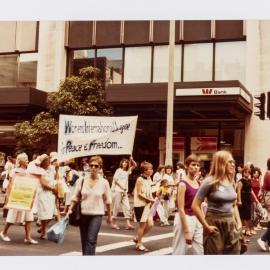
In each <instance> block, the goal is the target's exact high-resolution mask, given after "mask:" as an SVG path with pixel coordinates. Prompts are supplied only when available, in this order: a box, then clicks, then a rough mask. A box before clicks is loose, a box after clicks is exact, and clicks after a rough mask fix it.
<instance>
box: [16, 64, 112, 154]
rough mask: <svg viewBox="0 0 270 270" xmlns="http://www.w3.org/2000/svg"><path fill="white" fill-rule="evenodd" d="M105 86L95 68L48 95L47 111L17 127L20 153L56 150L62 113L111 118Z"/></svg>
mask: <svg viewBox="0 0 270 270" xmlns="http://www.w3.org/2000/svg"><path fill="white" fill-rule="evenodd" d="M102 85H103V84H102V78H100V72H99V70H98V69H97V68H94V67H86V68H82V69H81V70H80V73H79V76H71V77H67V78H66V79H65V80H64V81H63V82H61V83H60V87H59V91H58V92H52V93H49V94H48V98H47V107H48V111H47V112H41V113H39V114H37V115H36V116H35V117H34V118H33V120H32V121H24V122H22V123H18V124H16V125H15V135H16V140H17V150H20V151H27V152H31V153H32V152H48V151H50V150H51V149H55V148H56V137H57V133H58V121H59V114H69V115H88V116H90V115H92V116H106V115H111V114H112V108H111V107H110V106H109V105H108V103H107V102H106V99H105V90H104V88H103V87H102Z"/></svg>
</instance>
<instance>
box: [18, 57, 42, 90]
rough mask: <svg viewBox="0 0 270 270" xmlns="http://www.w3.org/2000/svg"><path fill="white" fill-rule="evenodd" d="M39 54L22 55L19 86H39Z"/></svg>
mask: <svg viewBox="0 0 270 270" xmlns="http://www.w3.org/2000/svg"><path fill="white" fill-rule="evenodd" d="M37 59H38V54H37V53H25V54H21V55H20V59H19V71H18V86H21V87H36V84H37Z"/></svg>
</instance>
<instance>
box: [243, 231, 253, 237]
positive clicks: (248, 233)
mask: <svg viewBox="0 0 270 270" xmlns="http://www.w3.org/2000/svg"><path fill="white" fill-rule="evenodd" d="M244 235H246V236H251V235H252V234H251V232H250V231H246V232H245V234H244Z"/></svg>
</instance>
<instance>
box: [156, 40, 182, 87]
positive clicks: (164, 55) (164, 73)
mask: <svg viewBox="0 0 270 270" xmlns="http://www.w3.org/2000/svg"><path fill="white" fill-rule="evenodd" d="M181 53H182V46H181V45H176V46H175V50H174V81H175V82H180V80H181V76H180V75H181V70H180V68H181ZM168 70H169V46H155V48H154V74H153V81H154V82H168Z"/></svg>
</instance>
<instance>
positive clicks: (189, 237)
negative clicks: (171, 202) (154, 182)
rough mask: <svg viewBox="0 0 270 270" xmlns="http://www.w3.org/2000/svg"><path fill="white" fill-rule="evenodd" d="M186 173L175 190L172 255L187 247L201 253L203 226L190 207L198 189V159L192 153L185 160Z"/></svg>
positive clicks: (182, 253)
mask: <svg viewBox="0 0 270 270" xmlns="http://www.w3.org/2000/svg"><path fill="white" fill-rule="evenodd" d="M185 165H186V168H187V175H186V177H185V179H182V180H180V183H179V185H178V192H177V200H176V201H177V208H178V212H177V213H176V214H175V217H174V230H173V231H174V237H173V252H172V254H173V255H185V254H187V253H188V249H189V247H191V246H192V252H193V254H196V255H202V254H203V228H202V225H201V223H200V222H199V220H198V219H197V217H196V216H195V215H194V212H193V210H192V208H191V205H192V202H193V199H194V197H195V195H196V193H197V191H198V189H199V181H198V179H199V177H200V159H199V157H198V156H196V155H194V154H192V155H189V156H188V157H187V158H186V160H185Z"/></svg>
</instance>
